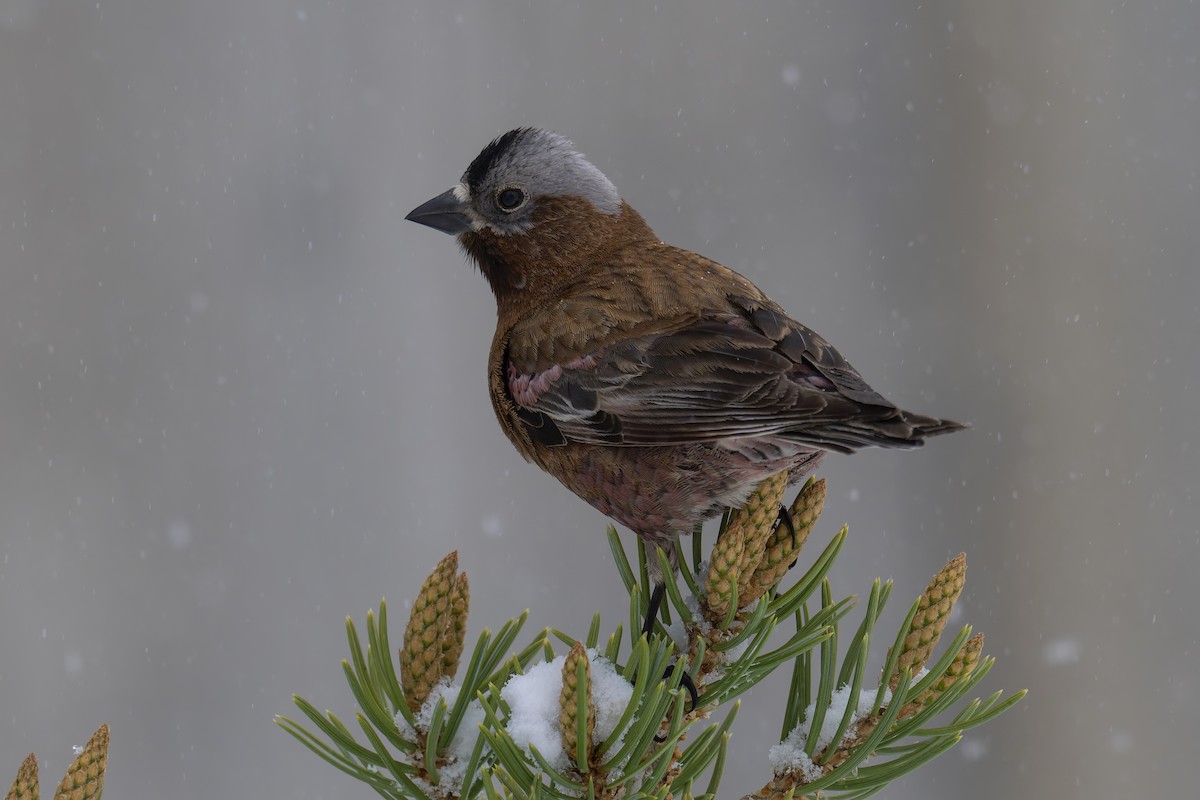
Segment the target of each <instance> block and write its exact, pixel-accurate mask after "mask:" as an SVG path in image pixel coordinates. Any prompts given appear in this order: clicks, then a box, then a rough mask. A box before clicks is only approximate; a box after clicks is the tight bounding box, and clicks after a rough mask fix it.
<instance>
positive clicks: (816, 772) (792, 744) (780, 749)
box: [769, 728, 822, 783]
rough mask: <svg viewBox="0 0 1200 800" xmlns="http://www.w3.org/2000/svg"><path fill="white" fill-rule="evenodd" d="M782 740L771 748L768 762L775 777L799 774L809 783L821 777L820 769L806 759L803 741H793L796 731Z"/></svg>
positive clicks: (806, 754)
mask: <svg viewBox="0 0 1200 800" xmlns="http://www.w3.org/2000/svg"><path fill="white" fill-rule="evenodd" d="M799 730H800V729H799V728H797V729H796V730H795V731H792V733H791V734H790V735H789V736H788V738H786V739H784V740H783V741H782V742H780V743H779V744H777V745H775V746H774V747H772V748H771V753H770V756H769V758H770V760H771V769H773V770H774V771H775V774H776V775H789V774H794V773H797V772H798V773H800V774H801V775H803V776H804V779H805V780H806V781H808V782H809V783H811V782H812V781H815V780H816V779H817V778H819V777H821V774H822V773H821V768H820V767H819V766H817V765H816V764H814V763H813V761H812V759H811V758H809V757H808V753H805V752H804V741H803V740H800V741H799V742H797V741H795V738H796V731H799Z"/></svg>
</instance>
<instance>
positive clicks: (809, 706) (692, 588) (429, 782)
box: [277, 474, 1024, 800]
mask: <svg viewBox="0 0 1200 800" xmlns="http://www.w3.org/2000/svg"><path fill="white" fill-rule="evenodd" d="M785 483H786V476H784V475H783V474H780V475H777V476H775V477H773V478H771V479H769V480H767V481H765V482H764V483H763V485H762V486H761V487H760V488H759V489H758V491H756V492H755V493H754V494H753V495H752V496H751V497H750V498H749V500H748V501H747V503H746V505H745V507H744V508H742V509H738V510H734V511H732V512H730V513H727V514H726V515H725V518H724V519H723V520H722V524H721V528H720V532H719V534H718V538H717V542H716V544H715V545H714V547H713V549H712V552H711V553H710V554H709V557H708V559H707V560H702V554H703V545H702V543H701V535H702V531H700V530H699V529H697V530H696V531H695V532H694V534H693V541H692V547H691V558H690V559H688V558H687V557H686V556H685V554H684V548H683V547H682V546H681V544H680V542H678V541H676V542H675V545H674V546H675V553H674V554H673V555H674V556H675V558H671V557H670V555H669V554H668V553H666V552H663V551H662V550H661V549H660V550H657V551H655V552H653V553H647V552H646V550H645V547H644V546H643V545H642V544H641V543H640V542H639V544H638V548H637V556H636V558H637V564H636V566H635V565H634V564H633V563H632V562H631V560H630V558H629V555H628V554H627V552H626V550H625V548H624V547H623V546H622V544H621V541H620V539H619V537H618V536H617V534H616V531H615V530H614V529H612V528H611V527H610V528H609V531H608V536H609V544H610V546H611V549H612V552H613V559H614V562H615V564H616V567H617V573H618V576H619V577H620V579H621V583H622V584H623V585H624V587H625V590H626V591H627V593H628V594H629V603H630V605H629V625H630V630H631V631H639V630H640V629H641V624H640V619H641V618H642V616H643V614H644V613H645V609H646V603H647V600H648V598H649V596H650V592H651V588H652V587H651V585H650V581H649V577H648V576H649V574H650V573H651V570H650V569H649V567H648V564H647V560H648V559H656V560H657V562H658V563H657V564H656V565H655V566H656V567H658V568H659V569H657V570H654V571H655V572H660V571H661V573H662V575H663V578H664V580H665V583H666V602H664V603H663V610H662V616H661V619H660V620H659V622H658V624H657V625H656V630H655V635H653V636H652V637H650V639H649V640H647V638H646V637H644V636H638V637H636V638H632V640H631V641H629V642H628V643H626V641H625V637H624V631H623V626H621V625H618V626H617V627H616V628H615V629H614V630H613V631H612V633H611V634H610V635H609V636H608V637H607V639H606V640H605V645H604V647H603V649H601V647H600V644H601V622H600V617H599V615H595V616H593V617H592V619H591V621H590V624H589V625H588V627H587V631H586V633H585V634H584V636H583V637H582V638H577V637H575V636H573V635H571V634H569V633H565V632H562V631H557V630H550V629H546V630H543V631H541V632H539V633H538V634H536V635H535V636H534V637H533V638H532V639H530V640H529V641H528V643H527V644H526V645H525V646H524V647H522V648H521V649H519V650H517V651H515V652H514V651H513V649H512V648H513V646H514V643H515V642H516V640H517V637H518V635H519V634H520V631H521V629H522V627H523V626H524V623H525V621H526V616H527V613H528V612H526V614H522V615H521V616H520V617H518V618H516V619H513V620H510V621H509V622H507V623H505V624H504V625H503V626H502V627H501V628H500V630H499V631H497V632H496V633H494V634H493V633H492V632H490V631H487V630H484V631H483V632H481V633H480V634H479V637H478V639H477V641H476V644H475V646H474V648H473V649H472V650H471V655H470V657H469V659H468V660H467V666H466V669H465V672H464V673H463V675H462V677H461V679H459V681H458V682H457V683H455V682H454V681H455V679H456V673H457V672H458V667H459V662H460V659H461V656H462V654H463V653H464V652H465V633H466V622H467V614H468V606H469V593H468V590H467V578H466V574H465V573H459V572H458V562H457V554H456V553H451V554H450V555H449V556H447V557H446V558H445V559H443V560H442V562H441V563H440V564H439V565H438V566H437V568H436V569H435V570H434V572H433V573H432V574H431V575H430V577H429V578H428V579H427V580H426V581H425V584H424V585H423V586H422V588H421V591H420V592H419V593H418V598H417V601H416V602H414V604H413V608H412V612H411V614H410V618H409V622H408V625H407V627H406V629H405V634H404V640H403V641H404V644H403V647H402V648H401V650H400V651H399V653H398V657H397V658H396V660H395V662H394V661H393V656H392V652H393V651H392V650H391V649H390V647H389V645H388V631H387V606H386V603H382V602H381V604H380V609H379V615H378V620H376V617H375V615H374V614H368V615H367V637H366V646H365V648H364V646H363V643H362V640H360V638H359V636H358V633H357V631H356V629H355V626H354V624H353V622H352V621H350V620H347V638H348V642H349V645H350V658H349V659H347V660H346V661H344V662H343V671H344V672H345V675H346V678H347V682H348V683H349V685H350V689H351V693H352V695H353V697H354V699H355V701H356V702H357V705H358V707H359V709H360V711H359V712H358V714H357V715H356V718H357V722H358V726H359V728H360V729H361V737H362V738H361V739H360V738H359V737H358V736H357V735H356V734H354V733H352V732H351V731H350V730H349V729H348V728H347V727H346V726H345V725H344V724H343V723H342V722H341V721H340V720H339V719H338V718H337V717H336V716H335V715H334V714H332V713H331V712H325V713H324V714H322V713H320V712H318V711H317V709H316V708H315V707H314V706H313V705H312V704H311V703H308V702H307V701H306V700H304V699H303V698H300V697H295V698H294V699H295V703H296V706H297V708H298V709H299V710H300V712H301V714H302V716H303V719H304V720H306V724H301V723H299V722H295V721H293V720H291V719H288V718H286V717H278V718H277V722H278V724H279V725H280V726H281V727H282V728H283V729H284V730H286V731H287V732H288V733H290V734H291V735H292V736H294V737H295V738H296V739H297V740H298V741H300V742H301V743H302V744H304V745H305V747H307V748H308V749H310V750H311V751H313V752H314V753H316V754H317V755H318V756H320V757H321V758H322V759H324V760H325V761H327V762H329V763H330V764H332V765H333V766H335V767H337V768H338V769H340V770H342V771H343V772H346V773H347V774H349V775H351V776H352V777H355V778H357V779H359V780H361V781H363V782H364V783H366V784H368V785H369V786H371V787H372V788H373V789H375V791H376V792H377V793H378V794H380V795H381V796H383V797H385V798H397V799H399V798H413V799H415V800H450V799H452V798H453V799H455V800H457V798H470V799H471V800H476V799H477V798H478V799H480V800H482V799H484V798H486V799H487V800H499V798H504V799H505V800H527V799H529V800H532V798H535V797H536V798H578V797H587V798H597V799H599V800H604V799H606V798H647V799H648V798H659V799H660V800H665V798H667V797H694V798H715V797H716V795H717V793H718V792H719V790H720V782H721V777H722V774H723V773H724V769H725V765H726V763H727V761H728V758H729V755H730V744H731V741H732V735H733V734H732V728H733V723H734V720H735V718H736V716H737V707H738V706H737V701H736V698H737V697H738V696H739V695H740V694H741V693H742V692H745V691H746V690H748V689H749V688H751V687H753V686H754V685H756V684H757V683H759V682H760V681H762V680H763V679H764V678H765V677H766V676H767V675H769V674H771V673H772V672H774V671H775V670H777V669H780V668H782V667H784V666H786V665H790V666H791V668H792V680H791V685H790V689H789V694H788V697H787V702H786V705H785V708H784V713H783V732H784V735H783V740H782V741H781V742H780V743H779V744H778V745H776V746H775V747H773V748H772V749H771V753H770V764H771V768H772V774H771V777H770V778H769V780H767V781H766V783H764V784H763V786H762V787H761V788H759V789H758V790H756V791H754V792H751V793H750V794H746V795H745V798H744V800H765V799H766V798H772V799H774V798H789V797H791V798H801V797H817V796H818V795H819V796H821V797H833V796H838V797H846V798H852V797H853V798H857V797H866V796H867V795H869V794H873V793H875V792H877V791H878V790H879V789H881V788H882V787H884V786H886V785H887V784H888V783H890V782H891V781H893V780H895V779H896V778H897V777H900V776H901V775H904V774H907V773H909V772H911V771H913V770H915V769H917V768H918V767H920V766H922V765H924V764H925V763H926V762H928V761H929V760H931V759H932V758H934V757H936V756H937V755H940V754H941V753H943V752H945V751H946V750H948V749H949V748H951V747H953V746H954V744H956V743H957V742H958V741H959V739H960V738H961V737H962V735H963V733H964V732H965V731H966V730H969V729H970V728H973V727H976V726H978V725H982V724H985V723H987V722H989V721H991V720H992V719H994V718H995V717H996V716H998V715H999V714H1001V713H1003V712H1004V711H1006V710H1007V709H1009V708H1011V707H1012V706H1013V705H1014V704H1015V703H1016V702H1018V701H1019V700H1020V698H1021V697H1022V696H1023V695H1024V692H1019V693H1017V694H1016V695H1014V696H1012V697H1010V698H1008V699H1007V700H1003V701H1001V699H1000V698H1001V694H1000V693H999V692H997V693H996V694H994V695H992V696H990V697H988V698H986V699H978V698H977V699H974V700H969V701H968V700H966V698H967V696H968V694H969V693H970V692H972V691H973V690H974V688H975V687H976V686H977V685H978V684H979V683H980V681H982V680H983V679H984V677H985V676H986V675H987V673H988V671H989V670H990V669H991V666H992V665H993V663H994V660H993V659H991V658H990V657H987V656H984V655H983V653H982V648H983V637H982V635H981V634H978V635H974V636H973V635H972V631H971V628H970V626H966V627H964V628H963V629H962V630H961V631H959V632H958V634H957V635H956V636H955V637H954V640H953V641H952V642H951V644H950V645H949V647H948V648H946V649H945V651H944V652H943V654H942V655H941V656H940V657H938V658H937V660H936V661H934V662H933V664H932V666H930V665H929V662H930V660H931V659H933V653H934V650H935V647H936V645H937V644H938V640H939V638H940V637H941V634H942V633H943V632H944V628H945V624H946V621H947V620H948V618H949V616H950V613H951V610H952V608H953V606H954V603H955V601H956V600H957V598H958V596H959V594H960V593H961V591H962V587H963V584H964V581H965V576H966V561H965V558H964V557H963V556H961V555H960V556H958V557H956V558H955V559H953V560H951V562H950V563H949V564H947V565H946V567H944V568H943V569H942V570H940V571H939V572H938V574H937V575H936V576H935V577H934V579H933V580H932V581H931V582H930V584H929V586H928V587H926V589H925V591H924V592H923V593H922V594H921V596H920V597H919V598H918V599H917V600H916V602H914V603H913V604H912V606H911V607H910V609H909V612H908V614H907V616H906V619H905V621H904V623H903V625H902V627H901V629H900V631H899V632H898V633H897V634H896V635H895V637H894V643H893V645H892V647H891V648H890V649H889V650H888V654H887V658H886V660H885V664H884V668H883V671H882V673H881V674H880V675H879V676H878V677H876V678H872V677H870V676H868V675H867V674H866V664H867V662H868V659H869V655H870V652H871V647H872V644H873V642H874V641H875V640H876V639H877V638H878V635H877V633H876V630H875V626H876V623H877V621H878V619H879V616H880V615H881V614H882V612H883V610H884V607H885V606H886V604H887V602H888V600H889V598H890V596H891V593H892V585H891V583H890V582H881V581H876V582H875V584H874V585H873V586H872V588H871V591H870V593H869V595H868V600H867V603H866V608H865V610H864V613H863V616H862V617H861V619H860V620H859V621H858V622H857V624H856V625H854V626H853V628H846V629H843V627H844V623H845V620H846V618H847V616H848V615H849V614H850V613H851V612H852V611H853V609H854V606H855V600H854V598H853V597H845V598H837V597H836V595H834V593H833V590H832V587H831V585H830V582H829V579H828V575H829V572H830V569H831V568H832V566H833V563H834V561H835V560H836V558H837V556H838V554H839V553H840V552H841V550H842V548H843V547H844V546H845V544H846V539H847V534H846V530H845V529H844V528H843V529H842V530H841V531H839V532H838V533H836V534H835V535H834V536H833V537H832V539H830V541H829V543H828V544H827V545H826V546H825V548H824V550H823V551H822V552H821V553H820V554H819V555H817V557H816V558H815V559H814V560H813V561H812V563H811V564H810V565H809V566H808V568H807V570H805V571H804V573H803V574H801V575H800V577H799V578H798V579H796V580H795V581H794V582H793V583H792V584H791V585H790V586H788V587H783V586H782V585H781V582H782V581H784V580H786V579H787V576H788V574H789V573H790V571H791V569H792V568H793V567H794V566H796V564H797V561H798V559H799V558H800V557H801V555H802V548H803V546H804V544H805V542H806V541H807V540H808V539H809V538H810V536H811V534H812V532H813V530H814V528H815V526H816V524H817V522H818V519H819V517H820V514H821V510H822V508H823V505H824V499H825V482H824V481H812V480H810V481H809V482H808V483H806V484H805V485H804V487H803V488H802V489H801V491H800V492H799V493H798V494H797V496H796V498H795V499H794V501H793V502H792V503H791V504H790V506H789V509H788V511H789V513H788V515H787V521H786V522H784V523H783V524H781V520H783V519H784V517H783V515H781V514H779V513H778V509H779V507H780V500H781V499H782V496H783V491H784V485H785ZM689 561H690V563H689ZM673 562H675V563H677V564H678V572H676V570H675V569H673V567H672V564H673ZM672 620H676V622H674V623H673V622H672ZM785 628H790V629H791V630H792V632H791V633H790V634H789V635H787V636H785V637H782V642H780V641H779V640H780V638H781V637H780V636H777V635H774V634H775V632H776V631H777V630H779V631H782V630H784V629H785ZM672 636H674V639H673V638H672ZM839 640H840V641H841V642H843V643H845V645H846V648H845V652H844V653H843V654H841V656H840V658H839ZM677 642H678V644H677ZM555 643H559V644H561V645H564V646H565V648H566V652H565V653H564V654H562V655H559V654H556V652H555ZM397 667H398V669H397ZM685 672H686V674H687V675H688V676H689V677H690V678H691V679H692V681H693V683H694V684H695V686H696V687H697V690H698V692H699V695H700V700H699V702H698V703H697V704H696V707H695V708H692V707H690V704H689V702H688V697H687V695H686V693H684V692H682V691H681V690H680V682H681V680H682V677H683V675H684V674H685ZM727 704H731V705H729V713H728V714H727V715H726V716H725V718H724V720H723V721H721V722H720V723H719V724H717V723H713V724H708V725H703V724H701V723H702V721H704V720H706V719H707V718H708V717H710V716H711V715H712V713H713V712H714V711H716V710H717V709H718V708H720V707H722V706H726V705H727ZM953 708H958V709H959V710H958V712H957V714H955V715H954V716H953V717H952V718H951V719H950V720H948V721H946V722H943V723H941V724H934V719H935V718H937V717H939V716H941V715H943V714H944V713H946V712H949V711H950V710H951V709H953Z"/></svg>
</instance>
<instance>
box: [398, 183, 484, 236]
mask: <svg viewBox="0 0 1200 800" xmlns="http://www.w3.org/2000/svg"><path fill="white" fill-rule="evenodd" d="M405 219H407V220H411V221H412V222H418V223H420V224H422V225H428V226H429V227H431V228H433V229H434V230H439V231H441V232H442V233H450V234H455V233H465V232H466V231H469V230H471V229H472V227H471V218H470V217H468V216H467V204H466V203H465V202H463V201H462V200H459V199H458V195H456V194H455V189H448V190H447V191H444V192H442V193H441V194H439V195H438V196H437V197H435V198H433V199H432V200H429V201H427V202H424V203H421V205H419V206H417V207H416V208H414V209H413V210H412V211H410V212H408V216H407V217H405Z"/></svg>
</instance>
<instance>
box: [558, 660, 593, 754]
mask: <svg viewBox="0 0 1200 800" xmlns="http://www.w3.org/2000/svg"><path fill="white" fill-rule="evenodd" d="M581 667H582V670H581ZM581 673H582V674H581ZM580 677H582V678H583V681H582V683H581V682H580ZM581 694H582V696H583V697H584V698H586V699H585V701H584V702H585V703H586V705H587V709H586V714H587V717H586V720H585V721H584V733H585V736H584V740H583V742H580V741H579V733H580V726H579V710H580V709H579V702H580V695H581ZM558 707H559V715H558V732H559V735H560V736H561V737H562V746H563V750H565V751H566V753H567V758H569V759H571V761H572V762H573V763H574V764H575V765H576V766H577V767H578V768H579V771H580V772H587V771H588V769H589V766H588V758H589V756H590V754H591V752H592V733H593V731H594V730H595V728H596V706H595V704H594V703H593V702H592V668H591V664H589V663H588V657H587V652H586V651H585V650H584V649H583V645H582V644H581V643H579V642H576V643H575V646H574V647H572V648H571V652H570V653H568V654H567V658H566V662H565V663H564V664H563V671H562V692H560V693H559V696H558ZM580 745H582V751H581V750H580Z"/></svg>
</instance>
